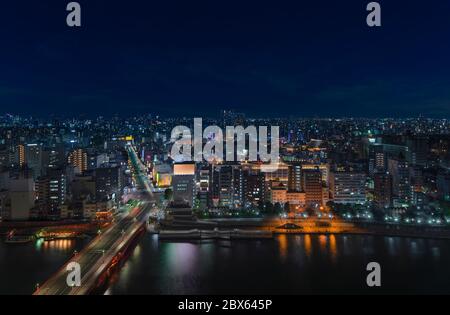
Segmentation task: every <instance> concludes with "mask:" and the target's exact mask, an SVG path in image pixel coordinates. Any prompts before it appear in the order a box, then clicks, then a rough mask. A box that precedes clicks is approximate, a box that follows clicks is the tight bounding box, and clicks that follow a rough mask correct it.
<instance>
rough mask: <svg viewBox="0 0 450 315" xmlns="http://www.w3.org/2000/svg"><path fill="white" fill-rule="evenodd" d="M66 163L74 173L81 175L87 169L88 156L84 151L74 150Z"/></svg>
mask: <svg viewBox="0 0 450 315" xmlns="http://www.w3.org/2000/svg"><path fill="white" fill-rule="evenodd" d="M68 163H69V164H71V165H73V166H74V167H75V172H76V173H77V174H81V173H83V172H85V171H86V170H87V169H88V156H87V153H86V151H85V150H83V149H76V150H74V151H72V152H71V153H70V154H69V158H68Z"/></svg>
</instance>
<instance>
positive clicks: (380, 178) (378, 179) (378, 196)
mask: <svg viewBox="0 0 450 315" xmlns="http://www.w3.org/2000/svg"><path fill="white" fill-rule="evenodd" d="M373 177H374V192H373V196H374V203H375V205H376V206H378V207H379V208H389V207H390V206H391V205H392V176H391V174H389V172H380V173H375V174H374V176H373Z"/></svg>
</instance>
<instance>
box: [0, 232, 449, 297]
mask: <svg viewBox="0 0 450 315" xmlns="http://www.w3.org/2000/svg"><path fill="white" fill-rule="evenodd" d="M86 242H87V240H60V241H53V242H36V243H30V244H4V243H3V242H0V294H31V293H32V292H33V290H34V288H35V286H36V283H42V282H43V281H44V280H45V279H47V278H48V277H49V276H50V275H51V274H53V273H54V272H55V271H56V270H58V268H60V267H61V266H62V264H63V263H64V262H65V261H67V260H68V259H69V258H70V257H71V255H72V254H73V251H74V250H78V251H79V250H81V249H82V248H83V246H84V245H85V244H86ZM372 261H375V262H378V263H379V264H380V265H381V282H382V285H381V287H380V288H369V287H368V286H367V285H366V276H367V274H368V272H367V271H366V266H367V264H368V263H369V262H372ZM449 266H450V241H444V240H431V239H414V238H400V237H382V236H364V235H348V236H346V235H329V236H325V235H289V236H287V235H279V236H277V237H276V238H275V239H274V240H252V241H250V240H249V241H203V242H201V243H195V242H160V241H159V240H158V237H157V236H156V235H152V234H146V235H145V236H144V237H143V238H142V239H141V240H140V242H139V244H138V245H137V247H136V248H135V250H134V252H133V253H132V254H131V256H130V258H129V260H128V261H127V262H126V263H125V265H124V266H123V268H122V270H121V271H120V272H119V273H118V274H116V275H115V277H114V278H113V279H112V283H111V285H110V287H109V289H108V290H107V292H106V294H305V293H308V294H309V293H327V294H330V293H331V294H333V293H364V294H365V293H427V294H428V293H447V294H448V293H450V280H449V279H450V268H449Z"/></svg>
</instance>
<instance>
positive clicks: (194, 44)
mask: <svg viewBox="0 0 450 315" xmlns="http://www.w3.org/2000/svg"><path fill="white" fill-rule="evenodd" d="M8 2H9V3H8V4H6V3H2V4H1V5H0V18H1V20H0V39H1V46H0V109H1V110H0V112H1V113H5V112H11V113H18V114H32V115H39V116H45V115H49V114H51V115H59V116H60V115H65V116H71V115H81V114H83V115H84V114H86V115H91V116H93V115H97V114H103V115H105V116H110V115H114V114H125V115H134V114H142V113H160V114H163V115H165V116H173V115H189V116H193V115H196V116H199V115H203V116H205V115H216V114H217V113H218V111H219V110H220V109H223V108H234V109H236V110H238V111H242V112H246V113H247V114H248V115H249V116H289V115H293V116H358V117H360V116H366V117H369V116H370V117H380V116H402V117H404V116H418V115H420V114H422V115H424V116H432V117H450V88H449V87H450V2H449V1H448V0H434V1H406V0H389V1H386V0H383V1H379V2H380V4H381V6H382V23H383V25H382V27H381V28H369V27H368V26H367V25H366V22H365V20H366V15H367V12H366V10H365V8H366V5H367V3H368V2H370V1H369V0H345V1H344V0H342V1H337V0H333V1H332V0H328V1H325V0H314V1H313V0H310V1H300V0H297V1H250V0H245V1H244V0H239V1H234V0H231V1H219V0H208V1H197V0H191V1H186V0H183V1H170V0H164V1H152V0H147V1H138V0H123V1H106V0H105V1H100V0H84V1H81V0H80V1H79V3H80V4H81V6H82V23H83V25H82V27H81V28H78V29H72V28H69V27H67V26H66V24H65V20H66V14H67V13H66V11H65V7H66V5H67V3H68V2H69V1H65V0H58V1H55V0H39V1H8Z"/></svg>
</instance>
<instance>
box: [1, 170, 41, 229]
mask: <svg viewBox="0 0 450 315" xmlns="http://www.w3.org/2000/svg"><path fill="white" fill-rule="evenodd" d="M7 198H8V200H7V202H6V205H5V208H4V209H3V214H2V216H3V218H4V219H6V220H12V221H15V220H28V219H29V218H30V213H31V210H32V208H33V206H34V199H35V191H34V182H33V179H32V178H29V177H19V178H13V179H11V181H10V190H9V193H8V197H7Z"/></svg>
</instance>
